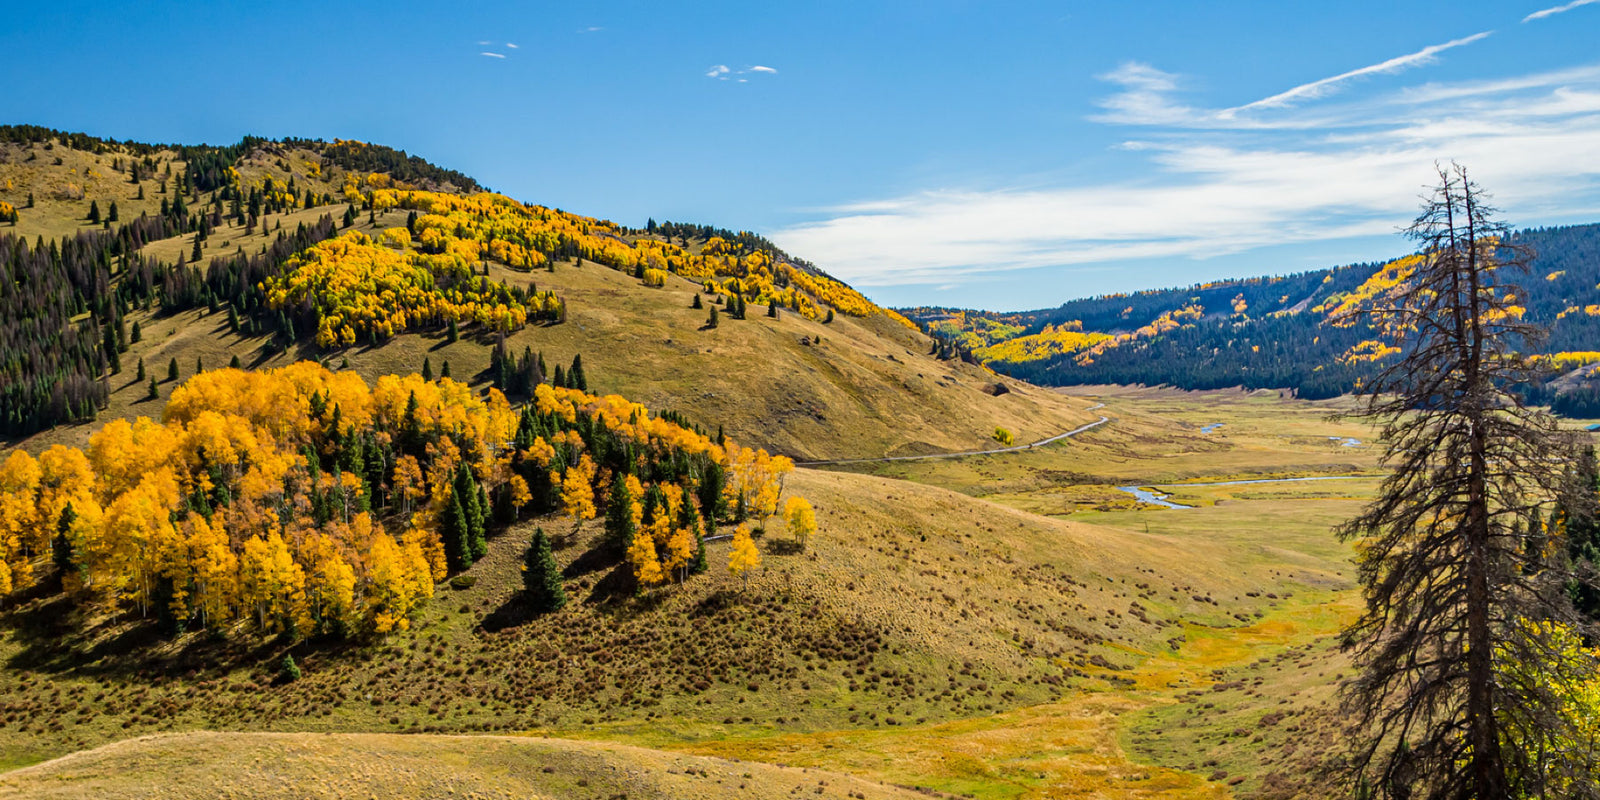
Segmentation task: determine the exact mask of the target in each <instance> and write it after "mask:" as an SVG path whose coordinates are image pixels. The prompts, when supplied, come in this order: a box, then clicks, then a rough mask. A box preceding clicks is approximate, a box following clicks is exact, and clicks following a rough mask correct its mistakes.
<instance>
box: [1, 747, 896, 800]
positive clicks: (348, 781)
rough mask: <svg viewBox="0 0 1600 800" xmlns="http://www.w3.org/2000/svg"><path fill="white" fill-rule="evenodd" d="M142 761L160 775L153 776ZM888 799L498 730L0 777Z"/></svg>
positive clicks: (711, 761)
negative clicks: (498, 732)
mask: <svg viewBox="0 0 1600 800" xmlns="http://www.w3.org/2000/svg"><path fill="white" fill-rule="evenodd" d="M152 768H155V769H158V770H159V773H160V776H161V777H160V780H159V782H157V783H152V780H151V779H152V775H151V770H152ZM801 795H803V796H805V797H808V798H810V797H816V798H824V799H825V798H858V799H859V798H866V799H867V800H880V799H882V800H890V799H891V798H903V799H905V800H909V798H914V797H921V796H922V795H920V794H919V793H917V792H914V791H911V790H909V789H905V788H900V787H895V786H886V785H883V784H880V783H877V782H874V781H869V780H863V779H860V778H855V777H851V776H848V775H840V774H835V773H829V772H820V771H817V770H811V769H801V768H796V767H777V766H771V765H767V764H752V763H744V762H738V761H728V760H725V759H718V758H706V757H699V756H690V755H683V754H677V753H664V752H659V751H652V750H645V749H642V748H638V747H628V746H626V745H615V744H597V743H592V742H578V741H570V740H562V739H541V738H530V737H508V736H470V737H469V736H399V735H394V734H366V733H363V734H336V735H330V734H272V733H186V734H169V735H159V736H147V737H141V738H138V739H133V740H130V741H126V742H119V743H117V744H112V745H107V746H105V747H100V748H97V749H94V750H90V751H87V752H83V753H75V754H73V755H70V756H66V757H63V758H60V759H57V760H55V761H50V762H47V763H44V764H40V765H37V766H34V767H29V768H27V769H22V770H17V771H15V772H12V773H9V774H6V775H0V798H18V800H21V799H22V798H28V800H68V798H92V799H93V800H116V798H140V799H141V800H142V799H143V798H154V797H160V798H168V799H170V800H182V799H183V798H196V800H199V799H200V798H205V800H212V799H213V798H293V799H294V800H310V799H311V798H352V797H373V798H376V797H384V798H394V800H411V799H412V798H415V800H433V799H434V798H442V797H451V798H463V800H469V799H475V800H498V799H499V798H505V800H513V798H515V799H517V800H520V799H521V798H528V797H562V798H601V800H604V798H612V799H613V800H615V799H616V798H628V797H636V798H657V797H660V798H696V799H697V800H700V799H702V798H703V799H704V800H719V799H720V798H734V797H737V798H757V799H758V800H759V799H761V798H769V799H771V800H777V799H778V798H793V797H796V796H801Z"/></svg>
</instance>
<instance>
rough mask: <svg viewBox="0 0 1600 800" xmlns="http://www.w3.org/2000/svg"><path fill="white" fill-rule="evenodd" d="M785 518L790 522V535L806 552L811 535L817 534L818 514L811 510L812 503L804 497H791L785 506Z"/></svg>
mask: <svg viewBox="0 0 1600 800" xmlns="http://www.w3.org/2000/svg"><path fill="white" fill-rule="evenodd" d="M783 516H784V519H786V520H788V521H789V535H790V536H793V537H794V538H795V541H797V542H799V543H800V549H802V550H804V549H805V547H806V542H807V541H808V540H809V539H810V538H811V534H813V533H816V532H817V513H816V511H815V510H813V509H812V508H811V502H810V501H808V500H806V499H805V498H804V497H791V498H789V501H788V502H787V503H784V504H783Z"/></svg>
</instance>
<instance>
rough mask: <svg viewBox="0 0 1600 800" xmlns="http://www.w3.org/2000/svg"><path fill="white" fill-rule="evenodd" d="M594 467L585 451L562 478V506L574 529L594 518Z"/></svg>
mask: <svg viewBox="0 0 1600 800" xmlns="http://www.w3.org/2000/svg"><path fill="white" fill-rule="evenodd" d="M540 385H541V386H542V385H543V384H540ZM594 469H595V468H594V461H592V460H591V459H590V458H589V454H588V453H584V454H583V455H582V456H581V457H579V459H578V463H577V465H576V466H573V467H569V468H568V469H567V472H566V475H565V476H563V477H562V479H561V507H562V508H563V509H564V510H565V512H566V515H567V516H568V517H570V518H571V519H572V522H573V529H574V530H576V529H577V527H578V526H579V525H581V524H583V521H584V520H586V519H594V514H595V508H594Z"/></svg>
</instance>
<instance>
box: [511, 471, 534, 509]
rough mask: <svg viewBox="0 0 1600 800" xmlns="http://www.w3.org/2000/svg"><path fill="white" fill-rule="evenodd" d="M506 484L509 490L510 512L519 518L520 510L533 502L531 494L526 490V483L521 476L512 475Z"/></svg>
mask: <svg viewBox="0 0 1600 800" xmlns="http://www.w3.org/2000/svg"><path fill="white" fill-rule="evenodd" d="M506 483H507V485H508V486H509V487H510V489H511V510H512V512H513V513H514V514H515V515H516V516H517V517H519V518H520V517H521V516H522V509H523V508H524V507H525V506H527V505H528V503H530V502H532V501H533V492H532V491H530V490H529V489H528V482H527V481H526V480H524V479H523V477H522V476H521V475H512V476H511V479H510V480H509V481H507V482H506Z"/></svg>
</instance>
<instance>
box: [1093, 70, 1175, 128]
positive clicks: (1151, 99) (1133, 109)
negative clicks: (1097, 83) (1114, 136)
mask: <svg viewBox="0 0 1600 800" xmlns="http://www.w3.org/2000/svg"><path fill="white" fill-rule="evenodd" d="M1098 77H1099V78H1100V80H1103V81H1106V82H1108V83H1114V84H1117V85H1118V86H1121V87H1122V89H1123V90H1122V91H1121V92H1118V93H1116V94H1113V95H1111V96H1110V97H1108V98H1106V99H1105V100H1102V101H1101V102H1100V107H1101V108H1103V109H1105V111H1106V113H1104V114H1100V115H1097V116H1095V117H1091V119H1093V120H1095V121H1096V122H1112V123H1125V124H1130V125H1180V124H1185V123H1189V122H1194V121H1195V120H1196V117H1197V116H1198V112H1196V110H1195V109H1192V108H1188V107H1186V106H1182V105H1178V104H1176V103H1174V102H1173V101H1172V98H1171V94H1172V93H1173V92H1175V91H1177V89H1178V76H1176V75H1173V74H1171V73H1168V72H1162V71H1161V70H1159V69H1156V68H1155V67H1152V66H1150V65H1149V64H1142V63H1140V62H1137V61H1129V62H1126V63H1124V64H1123V65H1122V66H1120V67H1117V68H1116V69H1114V70H1112V71H1110V72H1107V73H1105V74H1103V75H1100V76H1098Z"/></svg>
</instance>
